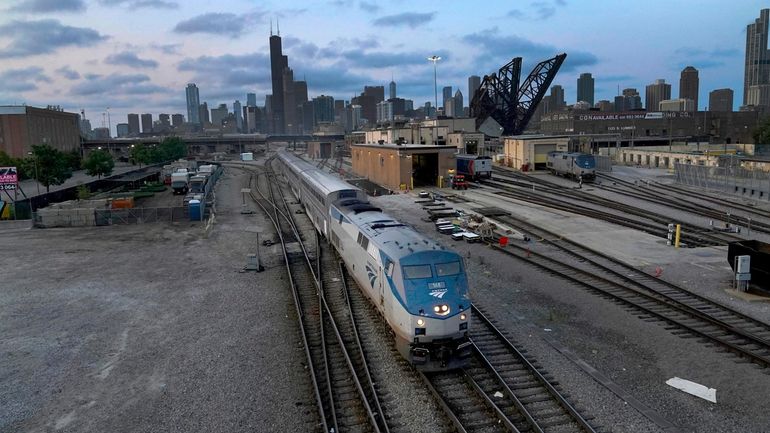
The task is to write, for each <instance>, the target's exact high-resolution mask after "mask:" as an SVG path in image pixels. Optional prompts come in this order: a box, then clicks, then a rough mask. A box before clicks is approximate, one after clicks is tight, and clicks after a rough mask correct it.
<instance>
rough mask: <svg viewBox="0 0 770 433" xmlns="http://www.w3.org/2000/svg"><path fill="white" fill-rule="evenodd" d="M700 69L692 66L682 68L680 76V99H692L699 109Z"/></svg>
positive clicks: (696, 108)
mask: <svg viewBox="0 0 770 433" xmlns="http://www.w3.org/2000/svg"><path fill="white" fill-rule="evenodd" d="M698 83H699V80H698V70H697V69H695V68H693V67H692V66H688V67H686V68H684V69H682V74H681V75H680V77H679V99H692V100H693V105H694V106H695V111H698Z"/></svg>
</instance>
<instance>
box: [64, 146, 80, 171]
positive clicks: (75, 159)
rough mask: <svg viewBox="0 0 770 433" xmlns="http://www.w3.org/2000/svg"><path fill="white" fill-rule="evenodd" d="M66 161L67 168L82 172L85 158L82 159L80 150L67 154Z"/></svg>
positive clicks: (65, 155) (65, 154)
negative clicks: (81, 168)
mask: <svg viewBox="0 0 770 433" xmlns="http://www.w3.org/2000/svg"><path fill="white" fill-rule="evenodd" d="M64 160H65V161H67V166H68V167H69V168H71V169H72V170H80V167H81V165H82V164H83V158H81V157H80V151H79V150H72V151H69V152H65V153H64Z"/></svg>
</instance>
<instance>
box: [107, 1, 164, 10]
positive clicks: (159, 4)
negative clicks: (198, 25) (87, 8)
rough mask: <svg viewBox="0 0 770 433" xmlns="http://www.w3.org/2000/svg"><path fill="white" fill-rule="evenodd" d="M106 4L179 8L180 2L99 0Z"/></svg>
mask: <svg viewBox="0 0 770 433" xmlns="http://www.w3.org/2000/svg"><path fill="white" fill-rule="evenodd" d="M99 3H101V4H103V5H104V6H125V7H126V8H127V9H140V8H154V9H178V8H179V3H177V2H173V1H165V0H99Z"/></svg>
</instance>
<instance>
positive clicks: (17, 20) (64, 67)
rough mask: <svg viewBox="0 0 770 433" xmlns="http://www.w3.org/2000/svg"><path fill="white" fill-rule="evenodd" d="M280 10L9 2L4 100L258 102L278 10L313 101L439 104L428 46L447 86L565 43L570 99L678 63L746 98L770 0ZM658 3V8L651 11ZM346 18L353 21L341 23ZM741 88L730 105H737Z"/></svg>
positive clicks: (130, 105)
mask: <svg viewBox="0 0 770 433" xmlns="http://www.w3.org/2000/svg"><path fill="white" fill-rule="evenodd" d="M277 5H278V3H277V2H275V3H272V2H267V3H265V4H264V5H263V6H260V7H259V8H255V7H254V6H253V3H252V2H248V1H241V0H238V1H231V2H227V4H223V5H221V6H219V10H217V8H216V6H213V5H211V4H209V3H204V2H202V1H197V0H193V1H187V2H174V1H168V0H152V1H146V0H142V1H139V0H91V1H87V0H67V1H59V2H51V1H45V0H12V1H10V2H4V4H3V6H1V7H0V10H2V11H3V13H2V14H0V59H2V66H0V83H2V84H0V105H3V104H21V103H27V104H28V105H36V106H46V105H49V104H55V105H61V106H62V107H63V108H64V109H66V110H67V111H71V112H79V111H80V109H81V108H84V109H85V110H86V117H87V118H89V119H90V120H91V121H92V125H93V126H94V127H98V126H101V117H102V116H101V113H102V112H104V111H105V110H106V107H111V108H110V110H111V115H112V118H113V119H117V121H113V122H112V127H113V131H114V130H115V128H116V124H117V123H119V122H125V119H126V116H127V114H128V113H154V114H155V115H157V114H158V113H184V112H185V111H187V110H186V101H185V93H184V89H185V87H186V85H187V83H196V84H197V86H198V88H199V89H200V102H201V103H203V102H204V101H207V102H208V104H209V106H210V107H217V106H218V105H219V104H221V103H226V104H228V105H232V103H233V102H234V101H235V100H240V101H245V100H246V94H247V93H255V94H256V96H257V102H258V105H264V100H265V95H266V94H268V93H271V80H270V60H269V58H270V52H269V45H268V38H269V35H270V27H271V20H272V22H273V25H274V27H275V31H276V32H277V30H278V26H279V25H280V30H281V36H282V38H283V51H284V54H286V55H288V56H289V57H290V59H291V63H292V64H291V67H292V69H293V70H294V76H295V79H296V80H302V79H306V80H307V83H308V93H309V96H310V98H313V97H316V96H319V95H322V94H324V95H331V96H333V97H335V98H336V99H344V100H350V99H351V98H352V97H353V96H355V95H358V94H359V93H360V92H361V89H363V88H364V86H386V87H387V86H388V84H389V82H390V81H391V78H392V79H393V80H394V81H395V82H396V83H397V85H398V94H399V96H400V97H403V98H407V99H412V100H414V104H415V106H422V105H423V103H424V102H425V101H432V100H433V76H432V75H433V70H432V68H433V67H432V64H431V63H430V62H428V61H427V60H426V57H427V56H429V55H433V54H436V55H440V56H441V57H442V60H441V61H440V62H439V63H438V86H439V88H443V87H445V86H451V87H452V88H459V89H464V88H465V86H466V85H467V80H468V77H469V76H471V75H479V76H481V77H483V75H484V74H485V73H490V72H492V71H494V70H496V69H497V68H499V67H500V66H502V65H503V64H505V63H507V62H508V61H509V60H510V59H511V58H512V57H514V56H522V57H523V58H524V68H523V69H524V70H525V71H528V70H529V68H531V66H532V65H533V64H534V63H536V62H538V61H541V60H544V59H546V58H549V57H552V56H554V55H556V54H558V53H560V52H566V53H567V54H568V56H567V61H566V62H565V64H564V66H563V67H562V69H561V71H560V72H559V74H558V75H557V76H556V79H555V80H554V83H553V84H554V85H561V86H562V87H563V88H564V95H565V99H566V102H567V103H568V104H572V103H574V102H576V98H577V89H576V81H577V78H578V77H579V75H580V74H581V73H591V74H592V76H593V77H594V79H595V80H596V84H595V87H596V88H595V101H597V102H598V101H599V100H602V99H608V100H610V101H612V100H613V99H614V96H615V95H616V94H617V91H618V88H620V89H623V88H637V89H640V90H641V89H644V88H645V86H647V85H648V84H650V83H653V82H654V81H655V80H656V79H659V78H663V79H665V80H666V82H667V83H672V84H673V88H672V94H678V93H679V88H678V87H679V74H680V72H681V70H682V69H683V68H684V67H685V66H689V65H692V66H694V67H695V68H696V69H698V71H699V74H700V86H699V100H700V101H701V102H700V103H699V107H698V108H699V109H703V108H704V106H705V105H706V104H705V101H708V94H709V92H710V91H713V90H716V89H721V88H731V89H733V91H734V92H735V93H737V94H739V95H740V94H742V93H743V75H744V71H743V63H744V55H745V52H744V50H745V43H746V26H747V25H748V24H751V23H752V22H754V20H755V19H756V18H757V17H758V16H759V11H760V10H761V9H762V8H763V7H766V5H765V4H763V3H762V2H759V1H756V2H755V1H747V2H740V4H737V5H734V6H733V7H731V8H729V9H728V10H725V8H720V7H719V5H723V3H721V2H716V1H706V2H702V1H701V2H694V1H693V2H689V1H688V2H677V4H676V5H670V4H669V3H665V2H662V1H660V2H647V3H644V4H638V3H636V2H613V3H611V4H588V3H578V2H575V1H566V0H550V1H543V2H538V3H532V4H525V5H517V6H515V7H514V6H511V5H509V4H507V3H505V2H491V3H490V4H488V7H487V8H476V7H471V5H464V4H444V3H441V2H423V3H421V4H420V5H419V6H415V5H413V4H411V3H407V2H403V1H396V2H388V3H385V2H381V3H377V2H366V1H345V0H339V1H329V2H324V3H320V4H313V5H310V4H305V3H300V2H296V3H292V8H291V9H287V8H286V7H278V6H277ZM650 10H662V11H665V13H664V14H661V15H660V17H658V16H657V15H656V20H655V22H654V23H653V22H647V21H645V20H644V19H643V18H644V17H645V16H648V14H647V12H649V11H650ZM340 14H344V15H343V16H344V17H345V23H346V26H344V27H345V28H339V27H340V26H336V25H334V24H333V23H334V22H335V20H338V19H339V18H340ZM628 17H637V18H638V21H637V22H636V24H637V25H629V23H628V20H629V18H628ZM613 18H614V19H613ZM458 23H461V24H462V25H461V26H458V25H457V24H458ZM512 23H515V24H516V25H515V26H512V25H510V24H512ZM642 25H643V26H642ZM640 26H642V27H640ZM511 28H513V29H516V30H508V29H511ZM642 28H643V32H642V30H638V29H642ZM450 29H451V30H452V31H457V32H456V33H451V32H449V30H450ZM458 29H464V30H459V31H458ZM714 29H719V31H715V30H714ZM161 41H162V42H161ZM469 99H470V97H468V99H467V100H466V104H467V103H468V102H469ZM735 99H736V100H735V102H734V108H736V109H737V106H738V105H740V103H741V102H742V101H741V100H740V99H741V98H735ZM185 117H186V118H187V116H185Z"/></svg>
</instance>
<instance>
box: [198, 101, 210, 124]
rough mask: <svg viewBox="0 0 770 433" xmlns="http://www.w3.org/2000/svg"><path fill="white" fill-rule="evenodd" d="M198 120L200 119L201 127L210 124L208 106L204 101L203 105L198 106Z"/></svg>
mask: <svg viewBox="0 0 770 433" xmlns="http://www.w3.org/2000/svg"><path fill="white" fill-rule="evenodd" d="M198 118H199V119H200V122H201V125H203V126H206V124H208V123H211V121H210V120H209V104H208V102H206V101H203V104H201V105H199V106H198Z"/></svg>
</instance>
